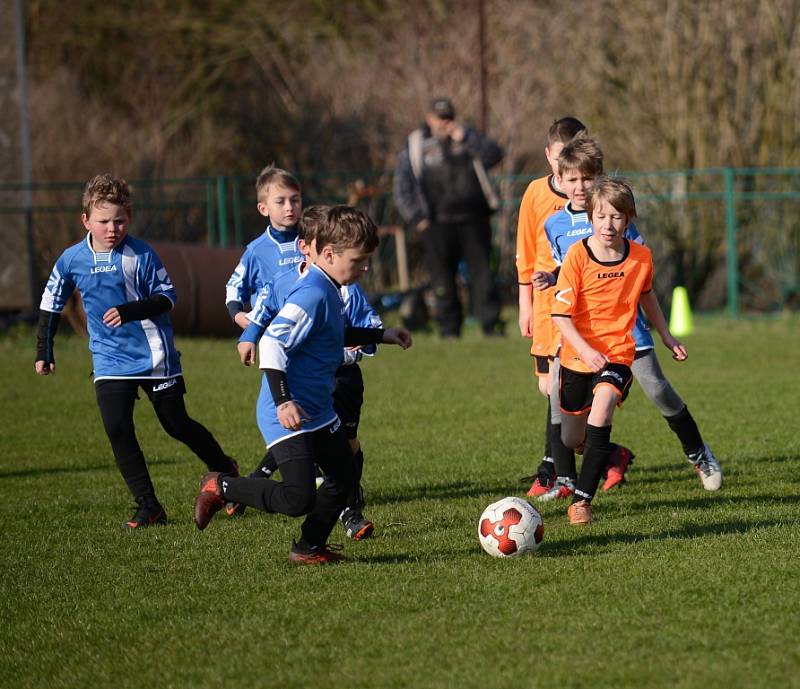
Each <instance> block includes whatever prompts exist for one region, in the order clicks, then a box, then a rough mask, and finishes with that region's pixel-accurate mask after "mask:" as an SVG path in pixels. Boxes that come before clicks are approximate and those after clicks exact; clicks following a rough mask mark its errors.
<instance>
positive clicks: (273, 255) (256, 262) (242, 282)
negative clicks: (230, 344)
mask: <svg viewBox="0 0 800 689" xmlns="http://www.w3.org/2000/svg"><path fill="white" fill-rule="evenodd" d="M302 260H303V254H302V252H301V251H300V248H299V247H298V244H297V231H296V230H294V229H292V230H287V231H285V232H281V231H279V230H276V229H274V228H273V227H272V226H269V227H267V229H266V231H265V232H264V234H262V235H261V236H260V237H258V238H257V239H254V240H253V241H252V242H250V243H249V244H248V245H247V247H246V248H245V250H244V253H243V254H242V257H241V259H239V263H238V265H237V266H236V269H235V270H234V271H233V274H232V275H231V277H230V279H229V280H228V283H227V285H226V286H225V303H226V304H228V303H230V302H239V303H240V304H243V305H244V304H251V303H252V301H253V299H254V297H255V296H256V295H257V294H258V292H259V290H260V289H261V288H262V287H263V286H264V285H265V284H266V283H267V282H269V281H270V280H272V279H273V278H274V277H275V276H276V275H277V274H278V273H281V272H283V271H285V270H286V269H287V268H289V267H291V266H293V265H294V264H296V263H300V262H301V261H302Z"/></svg>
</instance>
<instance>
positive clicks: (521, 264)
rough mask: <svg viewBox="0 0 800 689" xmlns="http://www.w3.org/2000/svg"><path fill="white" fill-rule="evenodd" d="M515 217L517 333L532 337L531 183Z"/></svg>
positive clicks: (533, 245)
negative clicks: (517, 288)
mask: <svg viewBox="0 0 800 689" xmlns="http://www.w3.org/2000/svg"><path fill="white" fill-rule="evenodd" d="M518 216H519V217H518V219H517V255H516V266H517V284H518V286H519V316H518V319H517V322H518V324H519V334H520V335H522V337H528V338H530V337H533V328H532V324H531V315H532V313H533V286H532V285H531V274H532V273H533V266H534V264H535V262H536V232H535V230H536V228H535V226H534V223H535V218H534V213H533V189H532V186H531V185H528V188H527V189H526V190H525V193H524V194H523V195H522V201H521V202H520V204H519V213H518Z"/></svg>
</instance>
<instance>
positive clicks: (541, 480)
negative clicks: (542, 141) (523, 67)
mask: <svg viewBox="0 0 800 689" xmlns="http://www.w3.org/2000/svg"><path fill="white" fill-rule="evenodd" d="M584 131H586V127H585V126H584V125H583V123H582V122H580V120H577V119H575V118H574V117H562V118H561V119H560V120H556V121H555V122H553V124H552V125H551V126H550V129H549V130H548V132H547V145H546V146H545V148H544V155H545V157H546V158H547V162H548V164H549V165H550V169H551V170H552V173H551V174H549V175H545V176H544V177H540V178H538V179H535V180H533V181H532V182H531V183H530V184H529V185H528V188H527V189H526V190H525V194H524V195H523V197H522V202H521V203H520V206H519V219H518V221H517V279H518V282H519V332H520V335H522V337H527V338H528V339H530V340H531V356H532V357H533V358H534V373H535V375H536V377H537V380H538V384H539V391H540V392H541V393H542V394H543V395H544V396H545V397H548V395H549V392H548V389H549V385H550V361H551V359H552V357H553V356H554V355H555V352H556V349H557V347H558V333H557V332H556V330H555V326H554V325H553V323H552V320H551V318H550V307H551V305H552V303H553V294H554V292H555V290H554V289H552V288H551V289H546V290H543V291H539V292H537V293H536V298H535V299H534V298H533V287H532V284H531V276H532V275H533V273H535V272H537V271H547V272H553V271H554V270H555V269H556V263H555V261H554V260H553V254H552V252H551V249H550V244H549V242H548V241H547V236H546V235H545V232H544V221H545V220H547V218H548V217H549V216H550V215H551V214H553V213H555V212H557V211H560V210H561V209H562V208H563V207H564V204H565V203H566V202H567V196H566V194H564V192H563V191H562V190H561V189H560V188H559V186H558V182H557V180H556V177H557V175H558V155H559V153H561V149H562V148H564V145H565V144H566V143H567V142H568V141H570V139H572V138H573V137H575V136H576V135H577V134H579V133H580V132H584ZM552 433H553V429H552V421H551V418H550V401H549V397H548V405H547V419H546V422H545V436H544V437H545V446H544V457H543V458H542V461H541V462H540V464H539V466H538V467H537V469H536V474H535V480H534V482H533V485H532V486H531V487H530V490H529V491H528V495H531V496H534V495H535V496H538V495H542V494H544V493H546V492H547V491H548V490H550V489H551V488H552V487H553V482H554V481H555V478H556V472H555V468H554V463H553V456H552V452H551V449H550V448H551V446H550V438H551V437H552ZM526 480H530V479H529V478H528V477H526Z"/></svg>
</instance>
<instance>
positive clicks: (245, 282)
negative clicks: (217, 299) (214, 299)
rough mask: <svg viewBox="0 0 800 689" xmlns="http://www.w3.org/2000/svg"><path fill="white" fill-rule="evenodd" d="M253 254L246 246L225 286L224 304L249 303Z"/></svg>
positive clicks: (251, 291)
mask: <svg viewBox="0 0 800 689" xmlns="http://www.w3.org/2000/svg"><path fill="white" fill-rule="evenodd" d="M252 284H253V254H252V251H251V250H250V247H249V246H248V247H247V248H246V249H245V251H244V253H243V254H242V257H241V258H240V259H239V263H238V264H237V266H236V268H235V269H234V271H233V273H232V274H231V276H230V278H228V282H227V284H226V285H225V303H226V304H229V303H230V302H238V303H240V304H246V303H249V301H250V297H251V296H252V293H253V291H254V290H253V288H252Z"/></svg>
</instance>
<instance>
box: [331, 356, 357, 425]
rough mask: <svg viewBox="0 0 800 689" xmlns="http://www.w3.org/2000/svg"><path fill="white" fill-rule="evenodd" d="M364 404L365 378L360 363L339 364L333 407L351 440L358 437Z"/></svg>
mask: <svg viewBox="0 0 800 689" xmlns="http://www.w3.org/2000/svg"><path fill="white" fill-rule="evenodd" d="M363 404H364V378H363V376H362V375H361V369H360V368H359V366H358V364H348V365H347V366H339V368H338V369H336V387H335V388H334V390H333V408H334V410H335V411H336V414H337V415H338V416H339V418H340V419H341V421H342V425H343V426H344V434H345V435H346V436H347V438H348V439H349V440H352V439H353V438H357V437H358V424H359V422H360V421H361V406H362V405H363Z"/></svg>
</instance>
